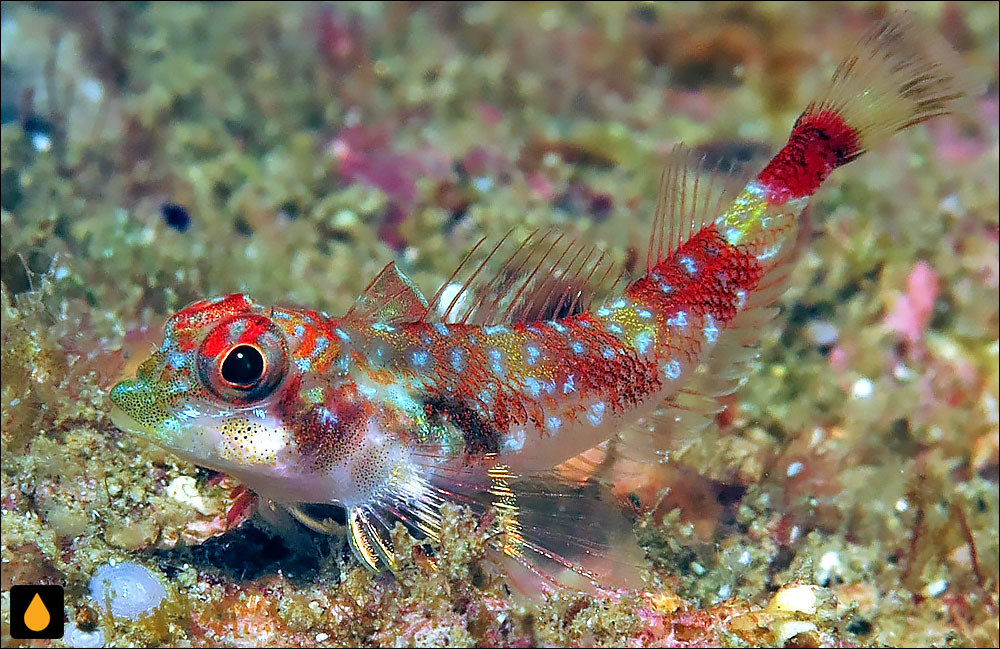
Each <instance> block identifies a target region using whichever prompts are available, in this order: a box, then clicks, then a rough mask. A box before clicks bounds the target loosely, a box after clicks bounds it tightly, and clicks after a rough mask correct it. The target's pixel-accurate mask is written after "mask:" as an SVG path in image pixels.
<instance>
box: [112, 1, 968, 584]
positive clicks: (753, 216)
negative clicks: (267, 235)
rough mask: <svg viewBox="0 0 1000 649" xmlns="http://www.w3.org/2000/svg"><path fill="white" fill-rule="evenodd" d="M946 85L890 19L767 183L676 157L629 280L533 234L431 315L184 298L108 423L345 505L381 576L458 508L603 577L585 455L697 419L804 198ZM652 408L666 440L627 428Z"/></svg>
mask: <svg viewBox="0 0 1000 649" xmlns="http://www.w3.org/2000/svg"><path fill="white" fill-rule="evenodd" d="M957 70H958V65H957V56H956V55H955V54H954V53H953V52H952V51H951V50H950V48H948V47H947V46H946V45H945V44H944V42H943V40H942V39H941V38H940V37H939V36H937V35H936V34H933V33H931V32H929V31H928V30H926V29H924V28H922V27H921V26H920V25H918V24H917V23H915V22H914V21H913V19H911V18H910V17H909V16H908V15H906V14H901V15H893V16H890V17H889V18H887V19H886V20H884V21H882V22H880V23H877V24H875V25H873V27H872V28H871V29H870V30H869V31H868V32H867V33H866V34H865V35H864V37H863V38H862V39H861V41H860V42H859V44H858V45H857V48H856V49H855V50H854V51H853V52H852V53H851V54H850V56H848V57H847V58H846V59H845V60H844V62H843V63H842V64H841V65H840V67H839V68H837V70H836V73H835V74H834V77H833V80H832V81H831V83H830V84H829V85H828V86H827V87H826V89H825V91H824V93H823V94H822V95H821V96H819V97H817V99H816V100H815V101H813V102H812V103H811V104H809V106H808V107H807V108H806V110H805V111H804V112H803V113H802V114H801V116H800V117H799V118H798V120H797V121H796V122H795V125H794V127H793V128H792V131H791V135H790V137H789V139H788V141H787V143H786V144H785V146H784V147H783V148H782V149H781V150H780V151H779V152H778V153H777V155H775V156H774V157H773V158H772V159H771V160H770V161H769V162H768V163H767V164H766V165H765V166H764V167H763V170H762V171H758V172H756V173H748V174H745V175H744V177H742V178H737V177H736V176H734V175H733V174H729V173H726V174H723V173H719V172H715V171H712V170H710V169H709V170H707V169H706V168H705V165H704V164H703V161H702V160H701V159H699V158H698V157H697V156H695V155H693V154H691V153H690V152H687V151H685V150H683V149H681V148H678V149H677V150H676V151H675V152H674V153H673V154H672V156H671V158H670V160H669V162H668V164H667V166H666V169H665V171H664V173H663V175H662V180H661V192H660V194H661V195H660V199H659V203H658V207H657V210H656V213H655V216H654V217H653V219H652V228H651V235H650V236H649V243H648V247H647V258H646V263H645V268H644V272H642V274H641V276H639V277H635V278H631V279H627V278H625V277H624V272H623V271H622V270H621V268H619V267H618V266H617V265H616V264H615V263H613V262H612V261H611V260H610V257H609V256H608V255H605V254H603V253H601V252H600V251H599V250H597V248H596V247H592V246H587V245H584V244H582V243H580V242H579V241H577V240H576V239H574V238H572V237H570V236H568V235H566V234H564V233H561V232H559V231H556V230H548V231H536V232H532V233H529V234H527V235H526V236H520V235H515V234H513V233H511V234H509V235H508V236H507V237H505V238H504V239H502V240H501V241H500V242H498V243H495V244H494V243H488V242H485V241H480V242H479V244H477V245H476V246H475V247H474V248H473V251H472V252H470V254H469V256H468V257H466V260H465V261H464V262H463V263H462V265H461V266H460V267H459V268H458V269H457V270H456V271H455V273H454V275H453V276H452V277H451V278H450V279H449V281H448V282H446V283H445V284H444V285H443V286H442V288H441V289H440V290H439V291H438V292H437V293H436V294H435V295H434V296H433V297H432V298H431V299H430V300H428V299H425V297H424V296H423V295H422V294H421V292H420V291H419V289H418V288H417V287H416V286H414V284H413V283H412V282H411V281H410V280H409V279H408V278H407V277H406V276H405V275H404V273H403V272H402V271H401V270H400V269H399V268H398V267H397V266H396V265H395V264H389V265H388V266H386V267H385V268H384V269H383V270H382V272H381V273H380V274H379V275H378V276H377V277H376V278H375V279H374V280H373V281H372V282H371V283H370V285H369V286H368V288H367V289H366V290H365V291H364V293H363V294H362V295H361V296H360V297H359V298H358V299H357V301H356V302H355V304H354V306H353V307H352V308H351V309H350V311H348V312H347V313H346V314H344V315H343V316H342V317H331V316H328V315H327V314H325V313H319V312H316V311H312V310H308V309H293V308H281V307H272V306H266V305H262V304H258V303H257V302H255V301H254V300H252V299H251V298H250V297H248V296H247V295H242V294H234V295H228V296H224V297H217V298H214V299H209V300H203V301H199V302H196V303H194V304H191V305H190V306H188V307H186V308H185V309H183V310H181V311H179V312H178V313H176V314H175V315H173V316H172V317H171V318H170V319H169V320H168V321H167V323H166V325H165V332H164V339H163V344H162V346H161V347H160V348H159V349H158V350H157V351H156V352H155V353H153V355H152V356H151V357H150V358H149V359H148V360H146V361H145V362H144V363H142V365H141V366H140V367H139V368H138V370H137V374H136V376H135V378H133V379H130V380H125V381H122V382H121V383H119V384H118V385H117V386H115V388H114V389H113V391H112V393H111V399H112V401H113V403H114V406H115V408H114V413H113V417H114V421H115V422H116V423H117V424H118V426H120V427H121V428H123V429H126V430H129V431H132V432H134V433H137V434H139V435H142V436H144V437H146V438H148V439H150V440H152V441H154V442H156V443H157V444H160V445H162V446H164V447H166V448H167V449H170V450H171V451H173V452H174V453H176V454H177V455H179V456H182V457H184V458H186V459H188V460H190V461H192V462H194V463H196V464H198V465H201V466H205V467H210V468H212V469H215V470H218V471H222V472H225V473H227V474H230V475H232V476H234V477H235V478H237V479H238V480H239V481H241V482H242V483H243V484H244V485H246V487H247V488H249V489H250V490H252V491H253V492H256V493H257V494H258V495H259V496H261V497H263V498H266V499H269V500H270V501H272V502H274V503H277V504H281V505H283V506H285V507H287V508H288V509H289V510H290V511H291V512H293V513H294V514H295V515H296V516H297V517H298V518H299V519H300V520H302V521H303V522H305V523H307V524H310V525H312V526H314V527H320V528H322V527H323V525H322V524H321V523H319V522H318V521H317V520H315V519H314V518H312V517H311V516H310V515H309V514H308V512H307V511H306V510H305V509H303V507H305V506H310V505H315V504H328V505H330V504H332V505H338V506H341V507H343V508H344V509H345V510H346V512H347V515H346V520H347V526H348V536H349V539H350V543H351V546H352V547H353V549H354V551H355V554H356V555H357V557H358V558H359V559H360V560H361V561H362V562H363V563H364V564H365V565H367V566H369V567H370V568H372V569H376V570H380V569H384V568H388V569H393V568H395V567H396V565H397V563H396V562H397V559H396V556H395V552H394V548H393V545H392V535H391V530H392V528H393V527H394V526H395V524H396V523H397V522H401V523H403V524H404V526H406V527H407V528H408V529H409V530H411V531H412V532H413V533H414V534H415V535H418V536H419V537H420V538H424V539H427V540H429V541H431V542H433V541H435V540H438V539H439V538H440V536H441V530H442V508H443V507H444V506H445V505H447V504H449V503H450V504H454V505H456V506H459V507H467V508H469V509H470V510H472V511H473V512H474V513H475V514H476V515H479V516H481V517H488V518H484V519H483V520H485V521H487V522H489V521H492V523H491V524H493V525H496V533H495V534H493V535H491V536H490V538H491V543H492V550H494V551H495V555H496V556H497V557H498V558H499V559H500V560H501V561H502V562H503V563H504V564H505V565H506V566H507V567H508V568H509V569H510V570H512V571H518V572H519V573H520V574H521V575H522V576H524V577H528V578H538V579H541V580H542V582H544V583H549V582H551V583H559V584H568V583H572V582H573V580H574V579H578V580H579V581H578V583H579V584H582V585H584V586H587V585H595V586H597V585H606V584H610V583H614V582H615V581H616V577H615V574H614V573H615V568H614V565H615V564H616V562H622V561H624V562H626V563H627V562H628V560H627V559H624V560H623V559H622V554H621V553H622V550H621V548H622V547H624V546H625V545H627V541H623V540H621V538H618V537H616V534H617V533H618V532H619V530H621V531H622V533H623V534H624V535H625V536H627V535H629V534H630V533H631V529H630V526H629V524H628V522H627V521H625V522H624V524H623V525H619V524H618V523H616V522H615V521H617V520H619V519H621V518H622V517H621V515H620V512H619V509H618V507H617V506H616V504H615V503H614V501H613V499H608V498H607V497H605V496H603V495H602V494H603V493H604V491H606V487H607V485H605V484H603V482H602V473H601V467H600V466H599V465H598V463H597V462H595V461H594V460H593V459H592V458H593V457H595V455H594V454H593V453H591V451H592V450H593V449H595V448H598V447H602V445H603V447H602V448H604V449H607V448H610V446H612V445H614V446H616V447H619V448H620V449H621V453H624V454H625V455H626V456H627V457H628V458H629V459H631V460H633V461H638V462H647V463H656V462H659V461H661V460H662V459H663V457H664V452H665V451H669V449H667V448H663V445H664V443H665V442H664V440H665V439H667V435H666V433H664V431H663V430H662V429H663V428H665V429H669V428H670V427H677V426H685V427H695V426H707V425H708V424H709V423H710V422H711V421H712V418H713V416H714V415H715V414H716V412H718V409H719V407H720V406H719V405H718V401H717V400H716V398H717V397H719V396H720V395H725V394H728V393H731V392H732V391H733V390H735V389H736V387H737V386H738V385H739V383H740V381H741V380H742V379H743V378H744V375H745V373H746V372H745V368H744V366H745V364H746V363H747V362H748V361H749V360H751V359H752V358H753V356H754V354H755V342H756V339H757V337H758V333H759V331H761V330H762V329H764V328H765V327H766V326H767V325H768V322H769V320H770V319H771V317H772V313H773V310H774V309H773V307H772V306H771V305H772V303H773V302H774V301H775V299H776V298H777V297H778V296H779V295H780V294H781V293H782V291H783V289H784V287H785V285H786V279H787V277H788V275H789V273H790V270H791V268H792V264H793V262H794V261H795V258H796V253H797V252H798V251H799V250H800V249H801V243H802V241H803V239H804V237H802V236H800V234H801V231H802V223H803V210H804V209H805V208H806V206H807V204H808V201H809V199H810V197H811V196H813V194H814V193H815V192H816V191H817V190H818V189H819V188H820V186H821V185H822V184H823V182H824V181H825V180H826V178H827V177H828V176H829V175H830V174H831V173H832V172H833V171H834V170H835V169H837V168H838V167H841V166H843V165H845V164H847V163H849V162H851V161H852V160H854V159H856V158H857V157H858V156H860V155H862V154H863V153H865V152H866V151H868V150H870V149H872V148H875V147H876V146H877V145H879V144H880V143H881V142H883V141H884V140H886V139H888V137H890V136H891V135H892V134H894V133H896V132H897V131H900V130H902V129H905V128H907V127H909V126H911V125H914V124H917V123H919V122H923V121H925V120H927V119H930V118H933V117H937V116H940V115H944V114H946V113H949V112H953V110H954V108H955V106H956V103H957V102H960V101H961V100H963V99H964V98H965V97H967V96H968V95H969V92H968V91H967V90H965V89H964V86H963V84H962V82H961V81H960V79H959V77H958V75H957V73H956V71H957ZM751 172H753V170H751ZM496 267H499V270H494V269H495V268H496ZM617 287H621V288H620V289H619V288H617ZM692 395H694V396H695V397H700V399H695V400H694V401H692V400H691V399H692ZM693 404H694V405H693ZM654 416H656V417H658V419H657V420H658V421H660V422H663V424H662V426H661V427H660V428H655V429H654V430H650V428H649V426H637V425H636V422H637V421H639V420H648V419H649V418H651V417H654ZM580 467H583V470H572V469H579V468H580ZM581 476H583V478H581ZM622 538H625V537H622ZM574 575H575V576H574Z"/></svg>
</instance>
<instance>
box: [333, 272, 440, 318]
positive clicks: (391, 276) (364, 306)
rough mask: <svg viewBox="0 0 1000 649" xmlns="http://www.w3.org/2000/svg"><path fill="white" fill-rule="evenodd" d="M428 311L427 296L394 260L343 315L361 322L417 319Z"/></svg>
mask: <svg viewBox="0 0 1000 649" xmlns="http://www.w3.org/2000/svg"><path fill="white" fill-rule="evenodd" d="M426 311H427V299H426V298H425V297H424V296H423V294H422V293H421V292H420V289H418V288H417V287H416V286H414V285H413V282H411V281H410V278H409V277H407V276H406V275H405V274H403V271H401V270H399V267H398V266H396V263H395V262H390V263H388V264H386V266H385V268H383V269H382V270H381V271H380V272H379V274H378V275H376V276H375V278H374V279H373V280H372V281H371V282H369V284H368V286H367V287H365V290H364V291H362V292H361V295H359V296H358V299H356V300H355V301H354V305H353V306H351V309H350V310H349V311H348V312H347V314H346V315H345V316H344V317H345V318H349V319H352V320H355V321H360V322H382V323H385V324H392V323H398V322H415V321H417V320H420V318H422V317H423V315H424V313H426Z"/></svg>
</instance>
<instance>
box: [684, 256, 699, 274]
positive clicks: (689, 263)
mask: <svg viewBox="0 0 1000 649" xmlns="http://www.w3.org/2000/svg"><path fill="white" fill-rule="evenodd" d="M681 266H683V267H684V270H686V271H687V274H688V275H694V274H695V272H696V271H697V270H698V267H697V266H696V265H695V263H694V259H691V258H690V257H681Z"/></svg>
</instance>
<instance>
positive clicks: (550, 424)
mask: <svg viewBox="0 0 1000 649" xmlns="http://www.w3.org/2000/svg"><path fill="white" fill-rule="evenodd" d="M560 426H562V419H560V418H559V417H549V418H548V419H546V420H545V427H546V428H548V429H549V431H551V432H553V433H554V432H555V431H557V430H559V427H560Z"/></svg>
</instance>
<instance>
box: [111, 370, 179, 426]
mask: <svg viewBox="0 0 1000 649" xmlns="http://www.w3.org/2000/svg"><path fill="white" fill-rule="evenodd" d="M111 403H112V404H114V405H113V406H112V408H111V413H110V416H111V421H112V423H114V425H115V426H117V427H118V428H120V429H121V430H124V431H126V432H128V433H132V434H134V435H139V436H142V437H147V438H153V439H160V438H161V437H162V434H161V433H160V431H162V430H163V428H164V426H163V423H164V422H165V421H166V420H167V419H168V418H169V417H170V413H169V412H167V411H166V410H165V409H164V408H163V406H162V405H161V403H160V400H159V399H158V398H157V392H156V390H154V389H153V388H152V386H150V385H149V384H148V383H147V382H146V381H144V380H142V379H127V380H125V381H121V382H120V383H118V384H117V385H115V387H113V388H112V389H111Z"/></svg>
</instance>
